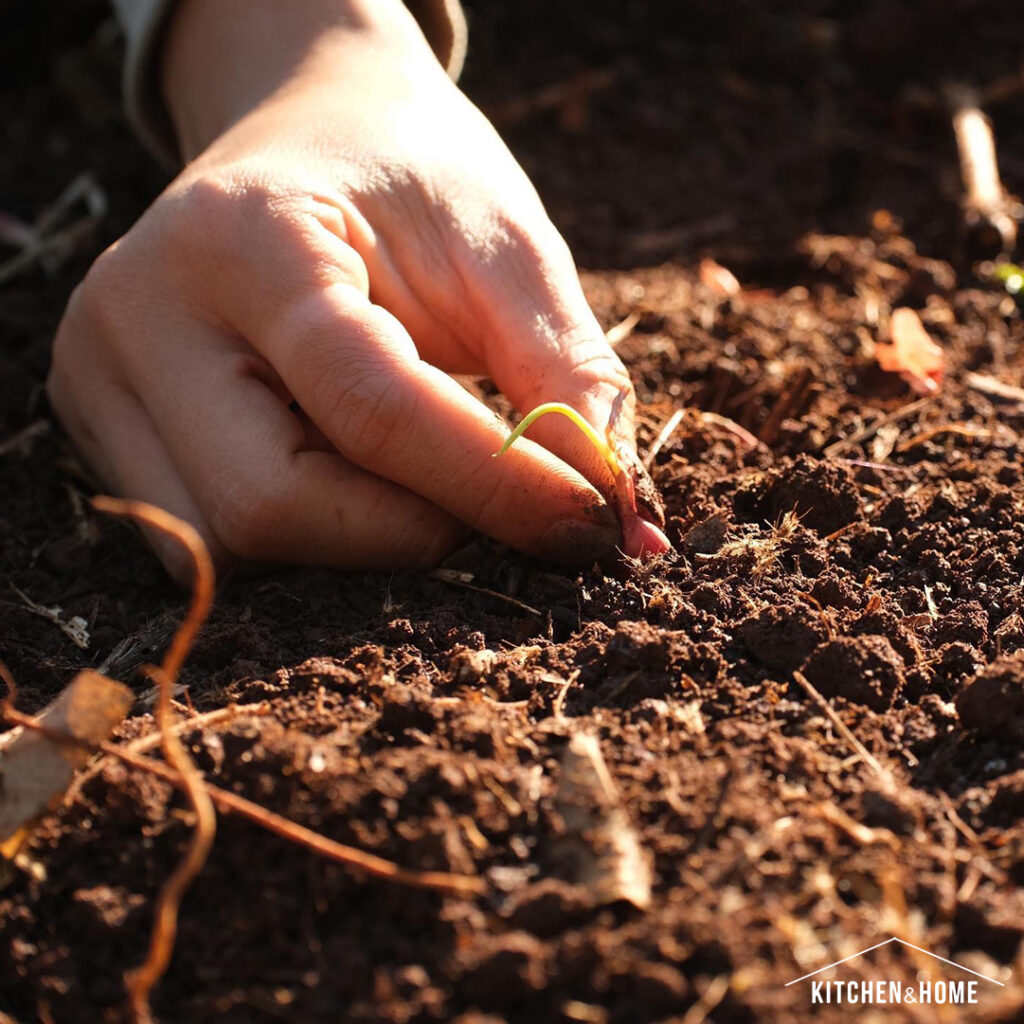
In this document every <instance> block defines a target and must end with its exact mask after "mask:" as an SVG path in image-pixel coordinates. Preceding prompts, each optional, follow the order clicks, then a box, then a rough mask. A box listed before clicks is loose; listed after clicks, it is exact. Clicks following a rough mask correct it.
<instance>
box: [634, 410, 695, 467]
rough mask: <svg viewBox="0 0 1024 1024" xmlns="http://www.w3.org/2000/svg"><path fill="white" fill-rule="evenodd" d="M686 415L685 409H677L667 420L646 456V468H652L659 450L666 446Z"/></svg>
mask: <svg viewBox="0 0 1024 1024" xmlns="http://www.w3.org/2000/svg"><path fill="white" fill-rule="evenodd" d="M685 415H686V410H685V409H676V411H675V412H674V413H672V415H671V416H669V418H668V419H667V420H666V421H665V425H664V426H663V427H662V428H661V430H659V431H658V436H657V437H656V438H655V439H654V443H653V444H652V445H651V447H650V449H649V450H648V452H647V454H646V455H645V456H644V469H650V468H651V466H652V464H653V463H654V460H655V459H656V458H657V456H658V452H660V451H661V449H662V448H664V447H665V444H666V443H667V442H668V439H669V438H670V437H671V436H672V435H673V434H674V433H675V432H676V429H677V428H678V426H679V424H680V423H682V422H683V417H684V416H685Z"/></svg>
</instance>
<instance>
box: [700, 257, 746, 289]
mask: <svg viewBox="0 0 1024 1024" xmlns="http://www.w3.org/2000/svg"><path fill="white" fill-rule="evenodd" d="M700 283H701V284H702V285H705V286H706V287H707V288H710V289H711V290H712V291H713V292H714V293H715V294H716V295H719V296H721V297H722V298H723V299H731V298H732V297H733V296H734V295H739V293H740V292H741V291H742V290H743V287H742V285H741V284H740V283H739V281H738V280H737V279H736V275H735V274H734V273H733V272H732V271H731V270H729V269H728V268H726V267H723V266H722V264H721V263H716V262H715V261H714V260H713V259H703V260H701V261H700Z"/></svg>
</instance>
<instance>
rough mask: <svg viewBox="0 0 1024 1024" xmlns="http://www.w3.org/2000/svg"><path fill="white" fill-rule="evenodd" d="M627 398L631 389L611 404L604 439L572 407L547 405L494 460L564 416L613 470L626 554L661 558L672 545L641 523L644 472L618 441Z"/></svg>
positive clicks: (527, 418) (513, 435)
mask: <svg viewBox="0 0 1024 1024" xmlns="http://www.w3.org/2000/svg"><path fill="white" fill-rule="evenodd" d="M628 394H629V391H628V389H623V390H622V391H620V392H619V393H618V395H617V396H616V397H615V401H614V402H612V409H611V415H610V416H609V417H608V425H607V426H606V427H605V432H604V437H602V436H601V435H600V433H598V431H596V430H595V429H594V428H593V427H592V426H591V425H590V423H588V422H587V420H586V419H585V418H584V417H583V416H581V415H580V414H579V413H578V412H577V411H576V410H575V409H574V408H573V407H572V406H571V405H566V404H565V403H564V402H545V403H544V404H543V405H538V406H537V408H536V409H533V410H532V411H530V412H528V413H527V414H526V415H525V416H524V417H523V419H522V421H521V422H520V423H519V425H518V426H517V427H516V428H515V430H513V431H512V433H511V434H509V436H508V437H507V438H505V443H504V444H503V445H502V446H501V448H499V449H498V451H496V452H495V453H494V455H495V457H497V456H499V455H504V454H505V452H507V451H508V450H509V448H511V447H512V445H513V444H515V442H516V441H517V440H519V438H520V437H522V436H523V434H524V433H525V432H526V431H527V430H529V429H530V426H531V425H532V424H534V423H536V422H537V420H539V419H540V417H541V416H546V415H547V414H548V413H557V414H558V415H559V416H564V417H565V418H566V419H567V420H569V422H570V423H572V424H574V425H575V426H576V427H577V429H578V430H579V431H580V432H581V433H582V434H583V436H584V437H586V439H587V440H588V441H589V442H590V443H591V444H592V445H593V446H594V449H595V450H596V451H597V452H598V454H599V455H600V456H601V458H602V459H603V460H604V463H605V465H606V466H607V467H608V469H609V470H611V474H612V486H611V488H610V494H609V495H606V496H607V497H609V500H611V501H613V502H614V507H615V510H616V512H617V513H618V517H619V524H620V526H621V527H622V537H623V550H624V551H625V552H626V553H627V554H629V555H630V556H631V557H637V558H639V557H641V556H642V555H643V554H645V553H650V554H660V553H661V552H663V551H666V550H667V549H668V548H670V547H671V545H670V544H669V541H668V538H667V537H665V535H664V534H663V533H662V532H661V531H660V530H659V529H658V527H657V526H656V525H653V524H652V523H649V522H646V521H645V520H643V519H641V517H640V512H639V510H638V509H637V483H638V481H640V480H641V478H643V477H644V476H645V474H644V470H643V467H642V465H641V464H640V462H639V460H638V459H637V457H636V452H634V451H633V449H632V447H631V446H630V445H629V444H627V443H626V442H625V441H619V440H616V438H615V425H616V424H617V423H618V421H619V417H620V416H621V415H622V409H623V406H624V404H625V400H626V396H627V395H628ZM652 487H653V485H652ZM655 517H657V518H659V519H661V521H662V522H663V521H664V520H663V519H662V518H661V517H660V515H659V514H658V513H655V516H652V518H655Z"/></svg>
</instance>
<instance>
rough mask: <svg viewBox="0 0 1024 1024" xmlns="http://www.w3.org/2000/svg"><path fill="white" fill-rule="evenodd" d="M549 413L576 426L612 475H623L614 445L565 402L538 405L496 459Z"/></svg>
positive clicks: (506, 441) (507, 440)
mask: <svg viewBox="0 0 1024 1024" xmlns="http://www.w3.org/2000/svg"><path fill="white" fill-rule="evenodd" d="M548 413H557V414H558V415H560V416H564V417H565V418H566V419H567V420H569V421H570V422H571V423H573V424H575V426H576V427H578V428H579V430H580V431H581V433H582V434H583V435H584V436H585V437H586V439H587V440H588V441H589V442H590V443H591V444H592V445H593V446H594V447H595V448H596V449H597V451H598V452H599V453H600V455H601V458H602V459H604V461H605V462H606V463H607V465H608V468H609V469H610V470H611V471H612V474H613V475H614V476H616V477H618V476H620V475H621V473H622V463H621V462H620V461H619V457H618V455H616V454H615V449H614V447H612V445H610V444H609V443H608V441H607V440H606V439H605V438H603V437H602V436H601V435H600V434H599V433H598V432H597V431H596V430H595V429H594V428H593V427H592V426H591V425H590V424H589V423H588V422H587V421H586V420H585V419H584V418H583V417H582V416H581V415H580V414H579V413H578V412H577V411H576V410H575V409H574V408H573V407H572V406H571V405H566V404H565V403H564V402H545V403H544V404H543V405H538V406H537V408H536V409H533V410H532V411H531V412H528V413H527V414H526V415H525V416H524V417H523V418H522V420H521V421H520V422H519V425H518V426H517V427H516V428H515V430H513V431H512V433H511V434H509V435H508V437H506V438H505V443H504V444H503V445H502V446H501V448H499V449H498V451H496V452H495V453H494V457H495V458H497V457H498V456H499V455H504V454H505V452H507V451H508V450H509V448H511V447H512V445H513V444H515V442H516V441H518V440H519V438H520V437H522V436H523V434H524V433H526V431H527V430H529V429H530V427H531V425H532V424H534V423H535V422H536V421H537V420H539V419H540V418H541V416H546V415H547V414H548Z"/></svg>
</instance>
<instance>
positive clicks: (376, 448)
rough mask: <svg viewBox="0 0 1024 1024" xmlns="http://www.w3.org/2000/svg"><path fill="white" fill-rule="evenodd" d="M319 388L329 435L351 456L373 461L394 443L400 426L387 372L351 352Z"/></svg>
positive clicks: (338, 361) (324, 377)
mask: <svg viewBox="0 0 1024 1024" xmlns="http://www.w3.org/2000/svg"><path fill="white" fill-rule="evenodd" d="M317 387H318V389H319V391H320V394H319V395H318V396H317V407H318V408H321V409H324V410H325V416H326V424H327V434H328V436H329V437H331V438H332V439H336V440H337V443H339V444H341V445H342V446H343V448H344V450H345V451H346V452H347V453H348V454H349V456H350V457H353V458H357V459H358V460H359V461H360V462H362V463H364V464H365V462H367V461H370V462H372V461H373V460H374V459H375V458H376V457H377V456H378V455H379V454H380V452H381V451H382V450H383V449H384V448H386V447H387V446H388V444H389V443H390V442H391V439H392V437H393V436H394V432H395V427H396V424H395V416H394V412H393V410H392V408H391V403H390V402H389V401H388V399H389V389H390V387H391V385H390V384H389V382H388V380H387V378H386V375H384V374H382V373H381V372H380V370H379V368H377V367H374V366H369V365H361V363H360V361H354V360H353V359H351V358H350V357H348V356H347V355H346V356H344V357H338V356H336V357H335V363H334V365H333V366H331V365H328V366H326V367H325V370H324V373H323V374H322V375H321V378H320V380H319V382H318V384H317Z"/></svg>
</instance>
